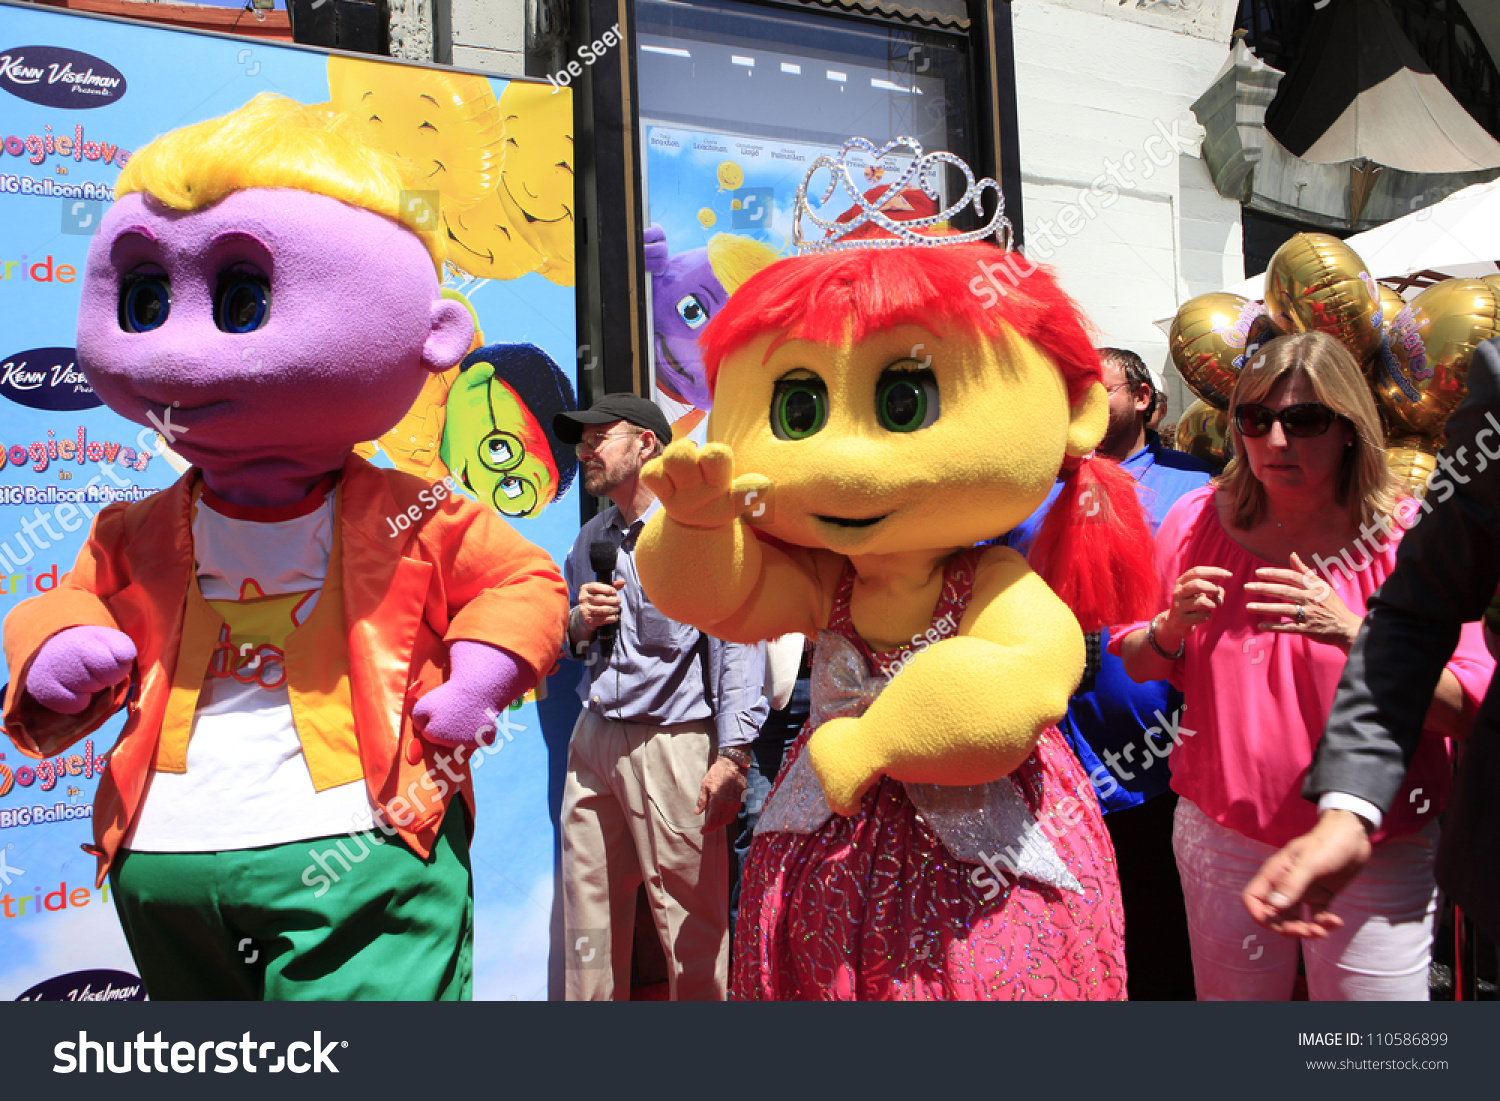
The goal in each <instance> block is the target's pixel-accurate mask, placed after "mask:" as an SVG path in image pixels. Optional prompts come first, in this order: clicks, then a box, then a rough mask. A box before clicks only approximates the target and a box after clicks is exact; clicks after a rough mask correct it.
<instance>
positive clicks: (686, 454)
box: [641, 440, 771, 529]
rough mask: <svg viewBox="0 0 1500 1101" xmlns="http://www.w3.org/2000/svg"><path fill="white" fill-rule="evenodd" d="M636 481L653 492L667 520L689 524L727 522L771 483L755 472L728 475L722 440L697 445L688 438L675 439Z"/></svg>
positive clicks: (729, 457) (729, 458) (730, 458)
mask: <svg viewBox="0 0 1500 1101" xmlns="http://www.w3.org/2000/svg"><path fill="white" fill-rule="evenodd" d="M641 481H643V482H644V483H645V484H646V488H647V489H649V490H651V492H652V493H654V494H656V496H657V498H658V499H659V500H660V501H661V507H662V509H663V511H665V512H666V514H667V515H668V516H670V517H671V518H672V519H673V520H676V521H677V522H678V523H679V524H684V525H686V526H687V527H690V528H709V529H711V528H722V527H728V526H729V525H730V524H733V523H734V522H735V520H737V519H738V518H739V516H740V514H741V513H742V512H744V511H745V510H746V509H747V508H749V507H752V506H754V505H755V504H756V503H757V502H764V501H765V500H766V498H767V495H768V494H769V492H770V487H771V483H770V481H769V480H768V479H766V478H763V477H761V476H760V475H759V474H746V475H742V476H741V477H739V478H736V477H735V476H734V452H733V451H731V450H730V449H729V448H728V447H727V446H726V445H724V444H722V443H711V444H709V445H708V446H706V447H705V448H703V450H702V451H699V450H698V445H697V444H695V443H693V441H692V440H679V441H677V442H676V443H674V444H672V445H671V446H669V447H668V448H667V450H666V451H665V452H664V453H663V454H662V456H661V457H660V458H657V459H652V460H651V461H650V462H649V463H647V464H646V468H645V469H644V470H642V471H641Z"/></svg>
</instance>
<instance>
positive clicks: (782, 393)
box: [771, 375, 828, 440]
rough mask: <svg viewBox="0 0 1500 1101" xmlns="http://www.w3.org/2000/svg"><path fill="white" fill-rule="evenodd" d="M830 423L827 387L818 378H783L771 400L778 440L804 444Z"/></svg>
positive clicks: (814, 376) (772, 425)
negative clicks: (795, 441)
mask: <svg viewBox="0 0 1500 1101" xmlns="http://www.w3.org/2000/svg"><path fill="white" fill-rule="evenodd" d="M827 423H828V387H827V386H825V385H823V380H822V379H820V378H818V377H817V376H816V375H804V376H801V377H797V378H784V379H781V380H780V381H778V382H777V383H776V392H775V393H774V394H773V395H772V397H771V431H772V432H774V433H775V434H776V438H777V439H779V440H805V439H807V437H809V436H811V435H813V434H814V433H816V432H819V431H821V430H822V428H823V426H824V425H825V424H827Z"/></svg>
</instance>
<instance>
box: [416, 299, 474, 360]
mask: <svg viewBox="0 0 1500 1101" xmlns="http://www.w3.org/2000/svg"><path fill="white" fill-rule="evenodd" d="M473 342H474V318H473V317H471V316H470V314H469V311H468V310H466V309H464V308H463V305H462V304H461V303H458V302H455V301H453V300H452V299H451V298H440V299H438V300H437V301H436V302H434V303H433V304H432V329H431V331H430V332H428V334H427V343H425V344H424V345H422V366H423V367H425V368H427V369H428V370H429V371H433V372H435V373H440V372H443V371H446V370H448V369H449V368H451V367H456V366H458V362H459V361H460V360H461V359H463V358H464V356H465V355H467V354H468V351H469V345H470V344H472V343H473Z"/></svg>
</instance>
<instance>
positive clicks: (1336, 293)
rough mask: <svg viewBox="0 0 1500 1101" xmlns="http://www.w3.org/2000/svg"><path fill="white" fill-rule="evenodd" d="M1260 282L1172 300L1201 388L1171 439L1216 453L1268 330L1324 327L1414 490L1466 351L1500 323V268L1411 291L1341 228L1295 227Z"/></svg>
mask: <svg viewBox="0 0 1500 1101" xmlns="http://www.w3.org/2000/svg"><path fill="white" fill-rule="evenodd" d="M1265 294H1266V297H1265V301H1264V302H1252V301H1250V300H1249V299H1247V298H1243V297H1241V296H1239V295H1237V294H1227V293H1223V292H1219V293H1215V294H1203V295H1199V296H1198V297H1197V298H1193V299H1190V300H1189V301H1187V302H1186V303H1184V304H1183V306H1182V308H1181V309H1180V310H1178V311H1177V316H1176V318H1174V319H1173V321H1172V333H1171V337H1170V346H1171V354H1172V362H1173V363H1174V364H1176V366H1177V370H1178V371H1179V372H1180V373H1181V374H1182V378H1183V381H1184V382H1186V383H1187V384H1188V387H1189V388H1190V389H1191V390H1192V391H1193V393H1194V394H1196V395H1197V396H1198V398H1199V401H1197V402H1194V403H1193V405H1191V406H1189V407H1188V409H1187V410H1186V411H1185V412H1184V413H1183V415H1182V418H1181V420H1180V421H1179V428H1178V440H1179V445H1178V446H1179V447H1182V448H1183V449H1184V450H1188V449H1189V447H1188V444H1189V443H1190V441H1193V440H1196V441H1198V445H1197V446H1198V448H1199V450H1200V451H1202V452H1203V453H1204V457H1206V458H1212V459H1213V460H1214V461H1217V462H1222V461H1223V459H1224V453H1223V449H1224V445H1225V442H1226V441H1227V439H1228V431H1227V429H1228V418H1229V413H1228V409H1229V395H1230V393H1231V392H1233V390H1234V384H1235V381H1236V380H1237V379H1238V378H1239V374H1240V370H1241V369H1242V368H1243V367H1244V366H1245V364H1246V363H1247V362H1248V361H1249V360H1250V358H1251V357H1252V356H1254V355H1255V353H1256V352H1257V351H1259V350H1260V348H1261V347H1262V346H1263V345H1265V344H1266V343H1268V342H1269V341H1270V340H1272V339H1274V338H1275V337H1278V336H1281V335H1284V334H1287V333H1303V332H1311V331H1317V332H1324V333H1328V334H1329V335H1330V336H1334V337H1337V338H1338V339H1339V340H1341V341H1342V342H1343V343H1344V346H1345V347H1347V348H1348V349H1349V351H1350V352H1352V353H1353V354H1354V358H1355V359H1357V360H1358V361H1359V362H1360V364H1361V366H1362V367H1363V369H1364V373H1365V378H1366V379H1367V380H1368V381H1369V384H1370V389H1371V392H1372V393H1373V394H1374V396H1375V403H1376V405H1377V406H1379V408H1380V416H1381V420H1382V422H1383V423H1384V425H1385V433H1386V448H1387V450H1386V461H1387V462H1388V463H1389V465H1390V467H1391V470H1392V472H1393V473H1394V474H1395V475H1396V477H1397V479H1398V481H1399V482H1400V483H1401V491H1402V492H1405V493H1409V494H1420V493H1422V492H1423V491H1424V490H1425V488H1426V484H1427V477H1428V475H1429V474H1431V473H1432V471H1433V470H1434V469H1435V468H1436V455H1437V452H1438V451H1439V450H1440V449H1441V447H1442V445H1443V425H1444V424H1445V423H1446V422H1447V420H1448V415H1449V414H1450V413H1452V412H1453V410H1454V408H1455V407H1456V406H1457V405H1458V403H1459V402H1460V401H1462V400H1463V396H1464V393H1465V389H1466V387H1465V378H1466V376H1467V374H1468V370H1469V359H1470V357H1471V356H1472V355H1473V354H1474V349H1475V348H1476V347H1478V346H1479V345H1480V344H1481V343H1483V342H1484V341H1486V340H1489V339H1490V338H1491V337H1494V336H1497V335H1500V275H1491V276H1486V277H1484V278H1483V279H1445V280H1444V281H1443V282H1441V283H1436V284H1434V285H1433V286H1431V287H1428V288H1427V289H1426V290H1424V291H1423V292H1422V293H1421V294H1419V295H1417V297H1416V298H1414V299H1412V301H1411V302H1410V303H1408V302H1406V301H1404V300H1403V299H1402V297H1401V296H1400V295H1399V294H1397V293H1396V292H1395V291H1393V290H1391V289H1390V288H1389V287H1385V286H1382V285H1380V284H1379V283H1377V282H1375V280H1374V279H1373V278H1372V277H1371V275H1370V272H1369V269H1367V268H1366V267H1365V264H1364V262H1363V261H1362V260H1360V258H1359V257H1358V256H1357V255H1356V254H1355V252H1354V250H1353V249H1351V248H1350V247H1349V246H1348V245H1346V244H1345V243H1344V242H1342V241H1340V240H1339V239H1338V238H1336V237H1330V236H1328V235H1327V234H1323V233H1299V234H1298V235H1297V236H1295V237H1293V238H1292V239H1291V240H1290V241H1288V242H1286V244H1284V245H1282V246H1281V247H1280V248H1279V249H1277V250H1276V255H1275V256H1273V257H1271V265H1270V267H1269V268H1267V270H1266V290H1265ZM1184 424H1186V425H1189V426H1190V431H1189V432H1188V433H1186V436H1184V433H1183V430H1182V427H1181V426H1182V425H1184Z"/></svg>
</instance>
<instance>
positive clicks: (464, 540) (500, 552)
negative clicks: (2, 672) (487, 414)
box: [4, 455, 568, 885]
mask: <svg viewBox="0 0 1500 1101" xmlns="http://www.w3.org/2000/svg"><path fill="white" fill-rule="evenodd" d="M198 476H199V475H198V471H196V470H190V471H188V473H187V474H185V475H184V476H183V477H182V478H181V480H179V481H178V482H177V483H176V484H175V485H173V486H172V487H171V488H169V489H166V490H163V491H162V492H160V493H156V494H153V495H152V496H150V497H148V498H146V499H145V500H142V501H137V502H134V503H123V502H122V503H119V504H114V505H111V506H109V507H108V508H106V509H104V510H103V511H101V512H100V513H99V515H98V516H97V517H95V519H94V526H93V530H92V531H91V532H90V533H89V540H88V542H87V543H86V544H85V545H84V548H83V550H82V551H81V552H80V553H79V555H78V561H77V563H76V564H75V565H74V567H73V570H72V572H71V573H69V574H68V575H67V576H66V577H65V578H64V579H63V580H62V581H61V582H60V583H59V584H58V586H57V588H55V589H53V590H52V591H51V592H49V593H47V594H45V595H43V596H38V597H35V598H33V599H31V600H27V601H25V602H23V603H21V604H19V605H17V606H16V608H15V609H13V610H12V611H11V613H10V615H8V616H7V617H6V618H5V659H6V662H7V663H8V665H9V668H10V673H11V678H10V688H9V691H8V692H7V694H6V699H5V712H4V717H5V732H6V733H7V734H9V735H10V737H11V740H12V741H14V742H15V743H16V745H17V747H18V748H19V749H20V750H21V751H22V752H23V753H26V754H29V755H32V756H37V757H51V756H54V755H56V754H58V753H60V752H62V751H63V750H65V749H66V748H67V747H68V746H70V745H72V744H73V743H74V742H76V741H78V740H79V739H81V738H83V737H85V736H86V735H88V734H90V733H92V732H93V731H94V730H96V729H98V727H99V726H100V725H101V724H102V723H103V722H104V721H105V720H106V719H108V718H109V716H110V715H112V714H113V713H114V712H115V711H116V710H117V709H118V708H119V707H120V706H121V704H125V705H126V706H127V708H128V710H129V718H128V719H127V720H126V723H125V728H124V730H123V731H122V732H121V734H120V738H119V741H117V742H116V743H115V745H114V748H113V749H111V750H110V751H109V765H108V768H107V769H106V770H105V773H104V776H103V778H102V779H101V780H100V781H99V791H98V794H97V795H96V797H95V800H94V840H95V843H96V844H95V846H93V847H90V846H85V849H86V851H89V852H92V853H93V854H94V855H96V856H97V857H98V858H99V879H98V882H99V884H100V885H102V884H103V882H104V877H105V875H106V874H107V873H108V871H109V865H110V862H111V861H112V860H113V859H114V855H115V852H116V851H117V850H118V849H119V848H120V842H121V840H122V839H123V838H124V836H125V834H126V832H127V831H128V830H129V828H130V824H131V822H132V821H133V820H134V818H135V814H136V811H137V810H138V809H139V807H140V804H141V795H142V792H143V791H144V790H145V786H146V781H147V780H148V779H149V777H150V774H151V771H152V769H153V768H154V767H155V760H156V753H157V743H158V740H159V737H160V734H161V728H162V718H163V715H164V713H165V711H166V707H167V697H168V695H169V693H170V690H171V686H172V677H173V672H174V669H175V667H176V663H177V656H178V650H179V647H180V645H181V640H182V628H183V618H184V608H185V607H186V600H187V593H188V586H189V582H190V580H191V578H192V571H193V539H192V528H191V521H190V515H191V504H192V496H193V488H194V485H195V481H196V479H197V477H198ZM430 489H431V487H430V485H429V483H427V482H426V481H423V480H422V479H420V478H416V477H413V476H412V475H409V474H403V473H401V472H399V471H395V470H385V469H380V468H377V467H374V466H371V465H370V464H369V463H367V462H365V461H364V460H363V459H361V458H358V457H357V456H353V455H351V456H350V457H349V459H348V460H347V461H346V462H345V464H344V471H343V480H342V482H341V484H340V491H341V492H340V496H341V497H342V512H343V521H342V530H341V533H340V534H341V539H342V546H343V568H342V575H343V599H344V621H345V625H346V628H347V631H348V640H349V678H350V687H351V689H352V695H353V701H354V725H355V729H356V732H357V735H358V739H359V755H360V762H361V764H362V765H363V767H364V774H365V783H366V785H367V786H368V788H369V792H370V799H371V801H372V802H373V803H374V804H375V805H376V806H378V807H379V808H380V809H381V810H382V811H384V812H385V817H386V819H387V820H388V821H389V822H390V823H391V824H392V825H394V826H395V827H396V828H397V829H398V831H399V833H400V835H401V837H402V838H403V839H404V840H405V841H406V842H407V843H408V844H409V845H410V846H411V847H412V848H413V849H415V850H416V851H417V852H418V853H420V854H421V855H423V856H424V857H425V856H426V855H427V854H428V853H429V852H430V851H431V848H432V845H433V843H434V841H435V840H436V838H437V832H438V828H439V827H440V826H441V824H442V821H443V814H444V812H445V811H446V810H447V808H448V804H449V802H450V800H451V797H452V791H453V789H454V788H455V787H458V788H461V789H462V791H463V793H464V798H465V799H466V800H468V803H469V809H470V811H471V815H470V817H471V819H472V811H473V808H474V793H473V786H472V783H471V781H470V778H469V772H468V763H467V761H464V762H462V763H459V764H454V763H453V762H452V761H451V760H450V761H449V762H448V767H447V769H446V770H445V769H442V768H439V767H438V764H437V762H436V759H435V758H436V755H437V754H438V753H439V752H442V751H443V748H442V747H441V746H434V745H432V744H431V743H429V742H427V741H424V740H423V739H421V738H420V737H418V736H417V734H416V733H415V731H413V729H412V724H411V709H412V706H413V705H414V704H415V703H416V702H417V700H419V699H420V698H421V697H422V696H423V695H424V694H425V693H426V692H428V691H430V690H431V689H433V688H436V687H437V686H438V685H440V684H441V683H442V682H443V679H444V677H445V676H446V673H447V667H448V650H447V644H448V643H452V642H457V641H459V640H464V639H468V640H473V641H477V642H485V643H489V644H491V645H494V646H501V647H504V648H505V649H506V650H509V651H510V652H511V653H513V654H514V655H516V657H518V658H519V659H520V660H521V661H522V662H524V663H525V664H526V665H527V666H529V667H530V668H531V670H532V672H533V673H534V674H535V675H536V678H537V680H538V681H540V680H541V678H542V677H543V676H544V675H545V674H546V673H547V671H548V670H549V669H550V668H551V667H552V664H553V661H554V659H555V658H556V656H557V654H558V652H559V650H560V648H561V646H562V637H563V631H564V630H565V628H566V623H567V613H568V593H567V587H566V586H565V585H564V584H563V580H562V576H561V575H560V574H559V572H558V569H557V566H556V565H555V564H554V563H553V561H552V559H551V558H549V557H548V555H547V553H546V552H545V551H543V550H541V549H540V548H539V547H536V546H533V545H532V544H531V543H528V542H527V541H526V540H524V539H522V538H521V537H520V536H519V535H517V534H515V532H514V531H512V530H511V528H510V527H509V525H507V524H506V523H505V522H504V521H503V520H501V519H500V518H499V517H497V516H495V515H494V514H492V513H490V512H488V511H486V510H485V509H482V508H480V507H479V506H478V505H476V504H474V503H473V502H472V501H469V500H467V499H466V498H463V497H458V496H452V495H450V496H448V497H446V498H444V499H442V500H436V499H435V495H433V494H432V493H431V492H430ZM411 508H415V509H416V510H417V512H418V514H419V515H420V518H419V519H416V520H414V521H413V522H412V524H411V526H410V528H408V529H407V530H406V531H402V532H401V533H400V534H399V535H392V528H393V526H394V525H393V524H392V522H391V518H394V517H395V516H397V515H398V514H400V513H402V512H407V511H408V510H409V509H411ZM85 624H90V625H94V626H99V627H113V628H115V629H117V630H121V631H124V632H125V633H126V634H127V635H129V636H130V637H131V639H132V640H133V641H134V643H135V646H136V650H137V655H138V656H137V659H136V669H135V673H134V675H133V676H132V677H131V679H130V681H129V682H127V683H125V684H121V685H119V686H117V687H115V688H114V689H112V690H107V691H101V692H99V693H98V694H97V695H96V697H95V699H94V700H93V701H92V702H91V703H90V705H89V707H88V709H87V710H86V711H84V712H83V713H82V714H80V715H60V714H58V713H57V712H55V711H51V710H48V709H47V708H45V707H42V706H41V705H40V704H38V703H37V702H36V701H35V700H33V699H32V698H31V697H30V696H29V695H27V694H26V692H25V691H24V689H23V685H25V683H26V677H27V674H28V672H29V671H30V668H31V662H32V659H33V658H34V657H35V656H36V653H37V651H38V650H39V649H40V648H41V646H42V644H43V643H44V642H46V641H47V640H48V639H49V638H51V637H52V636H53V635H55V634H57V633H58V632H59V631H62V630H65V629H66V628H69V627H77V626H81V625H85ZM193 687H195V688H196V687H197V686H193ZM446 756H447V757H448V758H453V757H454V753H453V751H451V750H450V751H447V754H446ZM449 770H451V772H450V771H449ZM454 772H456V773H458V774H459V775H460V777H461V782H457V783H450V779H449V778H446V777H450V776H451V773H454ZM393 801H395V803H396V805H395V806H394V807H393V806H392V802H393Z"/></svg>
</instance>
